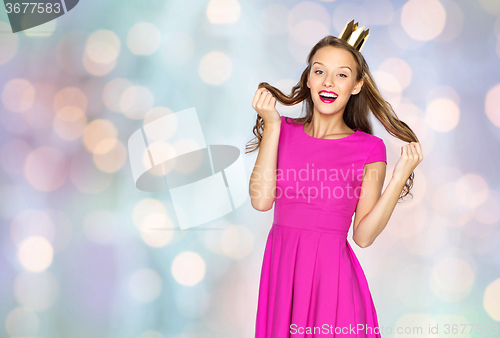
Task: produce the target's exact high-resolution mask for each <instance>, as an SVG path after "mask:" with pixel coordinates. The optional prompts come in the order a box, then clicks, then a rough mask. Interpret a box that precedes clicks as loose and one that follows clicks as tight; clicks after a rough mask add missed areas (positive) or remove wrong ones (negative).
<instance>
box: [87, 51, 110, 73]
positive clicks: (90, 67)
mask: <svg viewBox="0 0 500 338" xmlns="http://www.w3.org/2000/svg"><path fill="white" fill-rule="evenodd" d="M82 64H83V67H84V68H85V70H86V71H87V72H89V74H92V75H95V76H104V75H106V74H108V73H109V72H111V71H112V70H113V69H115V66H116V60H113V61H111V62H109V63H97V62H94V61H93V60H92V59H91V58H90V57H89V56H88V54H83V57H82Z"/></svg>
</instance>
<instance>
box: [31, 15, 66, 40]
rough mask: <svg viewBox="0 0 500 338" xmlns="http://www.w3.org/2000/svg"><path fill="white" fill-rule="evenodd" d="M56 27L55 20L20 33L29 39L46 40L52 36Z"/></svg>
mask: <svg viewBox="0 0 500 338" xmlns="http://www.w3.org/2000/svg"><path fill="white" fill-rule="evenodd" d="M61 10H62V9H61ZM56 27H57V18H54V19H52V20H50V21H47V22H46V23H44V24H41V25H38V26H35V27H32V28H29V29H25V30H23V31H22V32H23V33H24V34H25V35H26V36H29V37H31V38H46V37H48V36H51V35H52V34H54V32H55V30H56Z"/></svg>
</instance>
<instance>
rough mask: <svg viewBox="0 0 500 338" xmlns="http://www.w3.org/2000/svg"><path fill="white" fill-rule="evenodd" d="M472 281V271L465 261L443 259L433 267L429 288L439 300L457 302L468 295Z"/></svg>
mask: <svg viewBox="0 0 500 338" xmlns="http://www.w3.org/2000/svg"><path fill="white" fill-rule="evenodd" d="M474 279H475V275H474V271H473V270H472V268H471V267H470V266H469V264H468V263H467V262H466V261H464V260H462V259H459V258H455V257H445V258H443V259H442V260H441V261H439V262H438V263H437V264H436V265H434V268H433V270H432V276H431V278H430V281H431V283H430V286H431V290H432V292H434V294H435V295H436V296H437V297H438V298H440V299H441V300H444V301H447V302H458V301H460V300H462V299H464V298H465V297H466V296H467V295H468V294H469V293H470V291H471V290H472V285H473V283H474Z"/></svg>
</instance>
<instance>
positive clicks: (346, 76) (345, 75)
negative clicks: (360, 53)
mask: <svg viewBox="0 0 500 338" xmlns="http://www.w3.org/2000/svg"><path fill="white" fill-rule="evenodd" d="M339 75H344V76H345V77H347V75H345V74H339Z"/></svg>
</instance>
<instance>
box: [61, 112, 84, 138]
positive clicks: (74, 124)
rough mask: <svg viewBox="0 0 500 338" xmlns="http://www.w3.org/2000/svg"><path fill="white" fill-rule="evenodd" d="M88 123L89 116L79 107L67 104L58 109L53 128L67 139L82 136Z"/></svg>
mask: <svg viewBox="0 0 500 338" xmlns="http://www.w3.org/2000/svg"><path fill="white" fill-rule="evenodd" d="M86 125H87V116H86V115H85V113H84V112H83V111H82V110H81V109H80V108H78V107H72V106H66V107H64V108H62V109H60V110H59V111H57V114H56V117H55V118H54V121H53V128H54V131H55V133H56V134H57V136H59V137H60V138H61V139H63V140H66V141H74V140H76V139H78V138H80V137H81V136H82V135H83V132H84V131H85V126H86Z"/></svg>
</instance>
